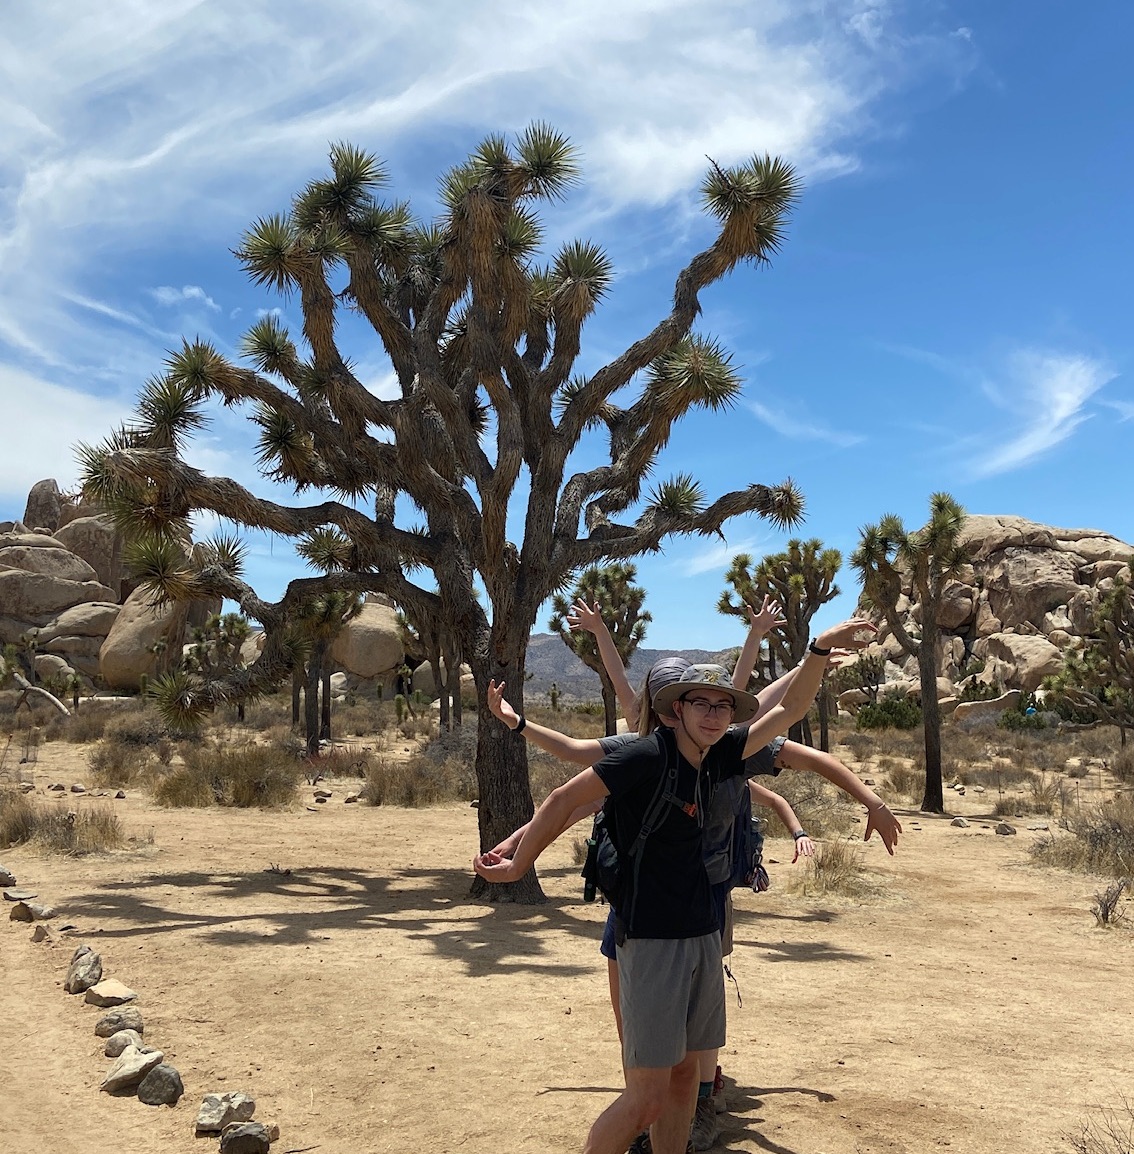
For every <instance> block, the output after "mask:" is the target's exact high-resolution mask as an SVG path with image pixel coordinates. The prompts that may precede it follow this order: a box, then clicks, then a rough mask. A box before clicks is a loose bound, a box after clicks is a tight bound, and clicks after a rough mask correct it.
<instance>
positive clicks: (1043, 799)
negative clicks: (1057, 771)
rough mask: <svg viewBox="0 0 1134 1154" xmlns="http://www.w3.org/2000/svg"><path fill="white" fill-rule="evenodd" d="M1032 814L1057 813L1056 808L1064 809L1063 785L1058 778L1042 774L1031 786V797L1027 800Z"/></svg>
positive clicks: (1035, 778)
mask: <svg viewBox="0 0 1134 1154" xmlns="http://www.w3.org/2000/svg"><path fill="white" fill-rule="evenodd" d="M1025 800H1026V801H1027V803H1028V811H1029V812H1030V813H1055V810H1056V807H1057V806H1058V807H1059V808H1060V809H1062V808H1063V783H1062V782H1061V781H1060V780H1059V778H1057V777H1048V776H1047V774H1045V773H1044V774H1040V776H1039V777H1033V778H1032V780H1031V782H1030V784H1029V795H1028V797H1027V798H1026V799H1025Z"/></svg>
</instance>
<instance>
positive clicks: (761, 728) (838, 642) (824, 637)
mask: <svg viewBox="0 0 1134 1154" xmlns="http://www.w3.org/2000/svg"><path fill="white" fill-rule="evenodd" d="M877 632H878V626H876V625H875V624H874V623H873V622H871V621H867V620H865V618H861V617H852V618H851V619H850V620H849V621H843V622H841V623H840V624H839V625H832V626H831V628H830V629H824V630H823V632H822V633H820V634H819V636H818V637H816V638H815V640H814V641H813V642H812V643H811V645H810V647H809V648H808V650H807V655H806V656H805V657H804V659H803V664H802V665H800V666H799V668H798V669H797V670H796V671H795V676H794V677H793V678H792V679H791V681H790V683H789V684H788V687H787V690H786V691H785V693H784V695H783V698H782V700H781V701H780V702H779V703H778V704H776V705H773V706H772V707H771V708H770V709H769V710H767V712H765V713H763V714H761V715H760V716H759V717H757V718H756V719H755V720H754V721H753V722H752V723H751V724H750V725H749V727H748V739H747V741H746V742H745V744H744V756H745V757H751V756H752V754H754V753H755V752H756V751H757V750H758V749H760V748H761V746H764V745H767V744H768V742H769V741H771V740H772V738H773V737H778V736H779V735H780V734H781V733H787V731H788V730H789V729H790V728H791V727H792V726H793V725H794V724H795V723H796V722H797V721H801V720H802V719H803V718H804V717H806V716H807V711H808V710H809V709H810V708H811V703H812V701H814V700H815V694H816V693H817V692H818V690H819V683H820V682H821V681H822V680H823V673H824V672H825V670H826V668H827V658H828V657H830V656H831V652H832V650H835V649H861V648H862V647H863V646H864V645H867V644H869V641H870V639H871V637H872V636H873V635H874V634H875V633H877ZM860 634H868V635H869V636H867V637H860V636H859V635H860Z"/></svg>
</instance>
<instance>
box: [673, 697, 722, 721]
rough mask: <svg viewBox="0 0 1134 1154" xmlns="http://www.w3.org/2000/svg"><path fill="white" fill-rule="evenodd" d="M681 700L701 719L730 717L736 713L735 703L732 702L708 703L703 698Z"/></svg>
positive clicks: (684, 698)
mask: <svg viewBox="0 0 1134 1154" xmlns="http://www.w3.org/2000/svg"><path fill="white" fill-rule="evenodd" d="M681 700H682V701H683V702H684V703H685V704H686V705H688V706H689V708H690V709H692V710H693V712H694V713H697V714H699V715H700V716H701V717H713V716H715V715H716V714H718V713H719V714H720V715H721V717H731V716H732V715H733V714H734V713H735V712H736V703H735V702H733V701H708V700H706V699H705V698H704V697H683V698H681Z"/></svg>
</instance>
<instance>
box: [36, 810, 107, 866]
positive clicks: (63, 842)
mask: <svg viewBox="0 0 1134 1154" xmlns="http://www.w3.org/2000/svg"><path fill="white" fill-rule="evenodd" d="M35 841H36V844H37V845H41V846H43V848H44V849H46V850H49V851H51V852H52V853H66V854H87V853H105V852H106V851H107V850H112V849H117V848H118V847H119V846H120V845H121V844H122V841H123V837H122V826H121V823H120V822H119V820H118V815H117V814H116V813H115V812H114V810H112V809H111V808H110V807H109V806H105V805H101V806H84V807H83V808H82V809H79V810H77V811H74V812H65V811H63V810H60V809H49V810H47V811H45V812H44V814H43V820H42V822H41V823H40V825H39V827H38V828H37V829H36V832H35Z"/></svg>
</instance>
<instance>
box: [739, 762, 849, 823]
mask: <svg viewBox="0 0 1134 1154" xmlns="http://www.w3.org/2000/svg"><path fill="white" fill-rule="evenodd" d="M765 784H766V785H767V786H768V788H769V789H771V790H774V791H775V792H776V793H778V794H779V795H780V796H781V797H784V798H786V799H787V801H788V803H789V804H790V805H791V808H792V809H793V810H795V814H796V817H798V818H799V820H800V821H801V822H802V823H803V827H804V829H806V830H807V832H808V833H809V834H811V836H812V837H814V838H824V837H837V836H838V835H839V834H842V833H846V831H847V830H849V829H850V828H851V826H852V825H853V824H854V822H853V820H852V818H853V817H854V816H855V815H856V812H857V811H856V809H855V806H854V804H853V802H851V801H850V799H849V798H847V796H846V794H844V793H842V792H840V791H839V790H837V789H836V788H835V787H834V786H833V785H831V784H830V782H828V781H826V780H824V779H823V778H822V777H820V776H819V775H818V774H817V773H782V774H780V776H779V777H777V778H776V779H775V781H774V782H766V783H765ZM756 810H757V812H758V813H759V815H760V817H761V818H762V819H763V821H764V828H765V829H766V830H768V831H769V833H770V835H771V836H772V837H780V836H783V837H786V836H788V835H789V834H790V833H791V830H787V829H784V825H783V822H781V821H780V819H779V818H778V817H777V816H776V814H775V813H774V812H773V811H772V810H769V809H765V808H764V807H763V806H757V807H756Z"/></svg>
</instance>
